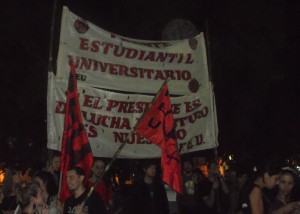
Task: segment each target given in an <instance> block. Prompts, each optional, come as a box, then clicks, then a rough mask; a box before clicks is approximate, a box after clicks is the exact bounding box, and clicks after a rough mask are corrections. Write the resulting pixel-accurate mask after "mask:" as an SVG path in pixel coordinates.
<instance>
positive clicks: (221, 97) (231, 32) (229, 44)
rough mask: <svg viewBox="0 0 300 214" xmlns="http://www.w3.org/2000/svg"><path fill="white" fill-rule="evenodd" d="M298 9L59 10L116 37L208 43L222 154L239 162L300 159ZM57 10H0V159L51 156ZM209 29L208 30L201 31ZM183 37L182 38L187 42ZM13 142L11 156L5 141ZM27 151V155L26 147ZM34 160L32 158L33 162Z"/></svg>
mask: <svg viewBox="0 0 300 214" xmlns="http://www.w3.org/2000/svg"><path fill="white" fill-rule="evenodd" d="M297 2H298V1H296V0H289V1H284V0H281V1H280V0H274V1H261V0H260V1H258V0H256V1H255V0H253V1H238V0H232V1H231V0H223V1H221V0H220V1H219V0H217V1H216V0H185V1H182V0H181V1H180V0H172V1H171V0H152V1H141V0H127V1H122V0H110V1H99V0H98V1H96V0H86V1H82V0H81V1H79V0H72V1H59V2H58V4H57V14H56V21H55V23H56V24H55V28H54V29H55V31H54V40H53V42H54V49H53V50H54V51H53V59H54V63H53V65H54V67H55V60H56V57H57V49H58V39H59V30H60V28H59V27H60V26H59V25H60V18H61V12H62V5H66V6H68V7H69V9H70V10H71V11H72V12H73V13H75V14H77V15H78V16H81V17H82V18H86V19H87V20H89V21H90V22H92V23H94V24H96V25H98V26H99V27H101V28H103V29H105V30H108V31H110V32H114V33H116V34H119V35H122V36H126V37H132V38H137V39H145V40H160V39H162V34H163V32H164V29H165V28H166V26H167V24H168V23H170V22H171V21H172V20H175V19H184V20H188V21H189V22H191V23H193V24H194V26H195V27H196V28H197V29H198V31H206V32H208V35H209V40H210V47H208V48H209V53H210V54H209V55H210V58H209V59H210V67H211V80H212V82H213V84H214V86H215V97H216V105H217V115H218V125H219V144H220V147H219V149H218V151H219V154H221V155H222V154H229V153H234V154H236V156H240V157H243V158H251V157H255V158H258V157H261V156H264V155H266V154H271V155H273V156H274V155H275V156H280V157H287V156H291V155H295V154H297V153H298V154H299V151H300V146H299V145H300V144H299V133H300V132H299V128H300V122H299V121H300V113H299V109H300V108H299V106H300V101H299V98H300V96H299V91H300V90H299V85H300V84H299V79H300V78H299V74H298V72H299V60H298V57H299V51H298V48H299V43H300V42H299V38H300V31H299V28H297V24H298V22H299V20H300V15H299V14H300V11H299V7H297V5H298V3H297ZM52 7H53V2H52V1H48V0H38V1H37V0H35V1H34V0H28V1H22V0H13V1H1V7H0V8H1V9H0V10H1V11H0V12H1V13H0V14H1V21H0V22H1V34H0V45H1V46H0V47H1V50H2V51H1V60H0V68H1V81H0V88H1V111H0V112H1V115H0V118H1V119H0V141H1V154H0V156H1V157H0V158H1V160H4V161H5V160H6V159H7V158H10V157H11V156H12V155H16V154H19V152H18V151H22V155H21V156H22V157H27V156H28V155H30V154H27V151H31V152H32V151H37V154H40V153H41V152H40V151H41V150H43V149H45V148H46V141H47V136H46V93H47V72H48V67H49V60H48V59H49V47H50V29H51V16H52ZM205 23H207V24H206V25H205ZM183 34H184V33H183ZM8 136H17V143H16V145H15V148H13V149H12V148H11V150H9V152H8V151H7V149H8V145H7V143H6V142H5V139H6V138H7V137H8ZM28 145H31V147H28ZM31 154H32V153H31Z"/></svg>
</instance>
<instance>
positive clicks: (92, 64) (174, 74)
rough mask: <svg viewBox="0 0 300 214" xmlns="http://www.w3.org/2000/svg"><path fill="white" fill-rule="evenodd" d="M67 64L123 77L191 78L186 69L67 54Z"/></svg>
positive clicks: (186, 79)
mask: <svg viewBox="0 0 300 214" xmlns="http://www.w3.org/2000/svg"><path fill="white" fill-rule="evenodd" d="M68 58H69V61H68V62H69V65H70V66H71V65H72V64H74V65H75V68H77V69H81V70H85V71H86V72H88V71H96V72H101V73H109V74H111V75H120V76H125V77H133V78H147V79H155V80H157V79H159V80H166V79H168V78H170V79H171V80H185V81H188V80H190V79H191V76H192V75H191V73H190V72H189V71H187V70H182V71H181V70H170V69H166V70H156V69H150V68H137V67H128V66H126V65H119V64H111V63H104V62H100V61H97V60H94V59H89V58H85V57H73V56H68Z"/></svg>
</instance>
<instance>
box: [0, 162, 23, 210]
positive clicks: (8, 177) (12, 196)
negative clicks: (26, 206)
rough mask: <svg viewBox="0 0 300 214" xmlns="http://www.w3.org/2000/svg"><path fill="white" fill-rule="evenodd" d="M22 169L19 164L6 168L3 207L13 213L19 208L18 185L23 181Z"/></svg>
mask: <svg viewBox="0 0 300 214" xmlns="http://www.w3.org/2000/svg"><path fill="white" fill-rule="evenodd" d="M21 173H22V172H21V169H20V168H19V166H18V165H12V166H9V167H8V168H7V169H6V170H5V177H4V181H3V185H2V192H3V195H4V198H3V201H2V209H3V210H4V211H6V212H11V213H13V212H14V210H15V209H16V208H17V199H16V186H17V184H19V183H21V181H22V180H21Z"/></svg>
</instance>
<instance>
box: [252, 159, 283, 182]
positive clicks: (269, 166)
mask: <svg viewBox="0 0 300 214" xmlns="http://www.w3.org/2000/svg"><path fill="white" fill-rule="evenodd" d="M280 172H281V168H280V166H279V164H278V163H277V162H276V161H274V160H271V159H266V160H261V161H260V162H259V163H258V164H256V165H255V166H254V167H253V169H252V172H251V173H250V175H249V181H251V182H252V181H254V180H256V179H257V178H259V177H262V178H264V174H265V173H268V174H269V176H273V175H277V174H279V173H280Z"/></svg>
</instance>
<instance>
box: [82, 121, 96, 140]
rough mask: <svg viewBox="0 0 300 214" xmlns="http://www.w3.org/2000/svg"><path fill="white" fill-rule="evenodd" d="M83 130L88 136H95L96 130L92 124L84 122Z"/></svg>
mask: <svg viewBox="0 0 300 214" xmlns="http://www.w3.org/2000/svg"><path fill="white" fill-rule="evenodd" d="M84 128H85V131H86V133H87V135H88V137H97V136H98V132H97V130H96V128H95V127H94V126H89V124H84Z"/></svg>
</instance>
